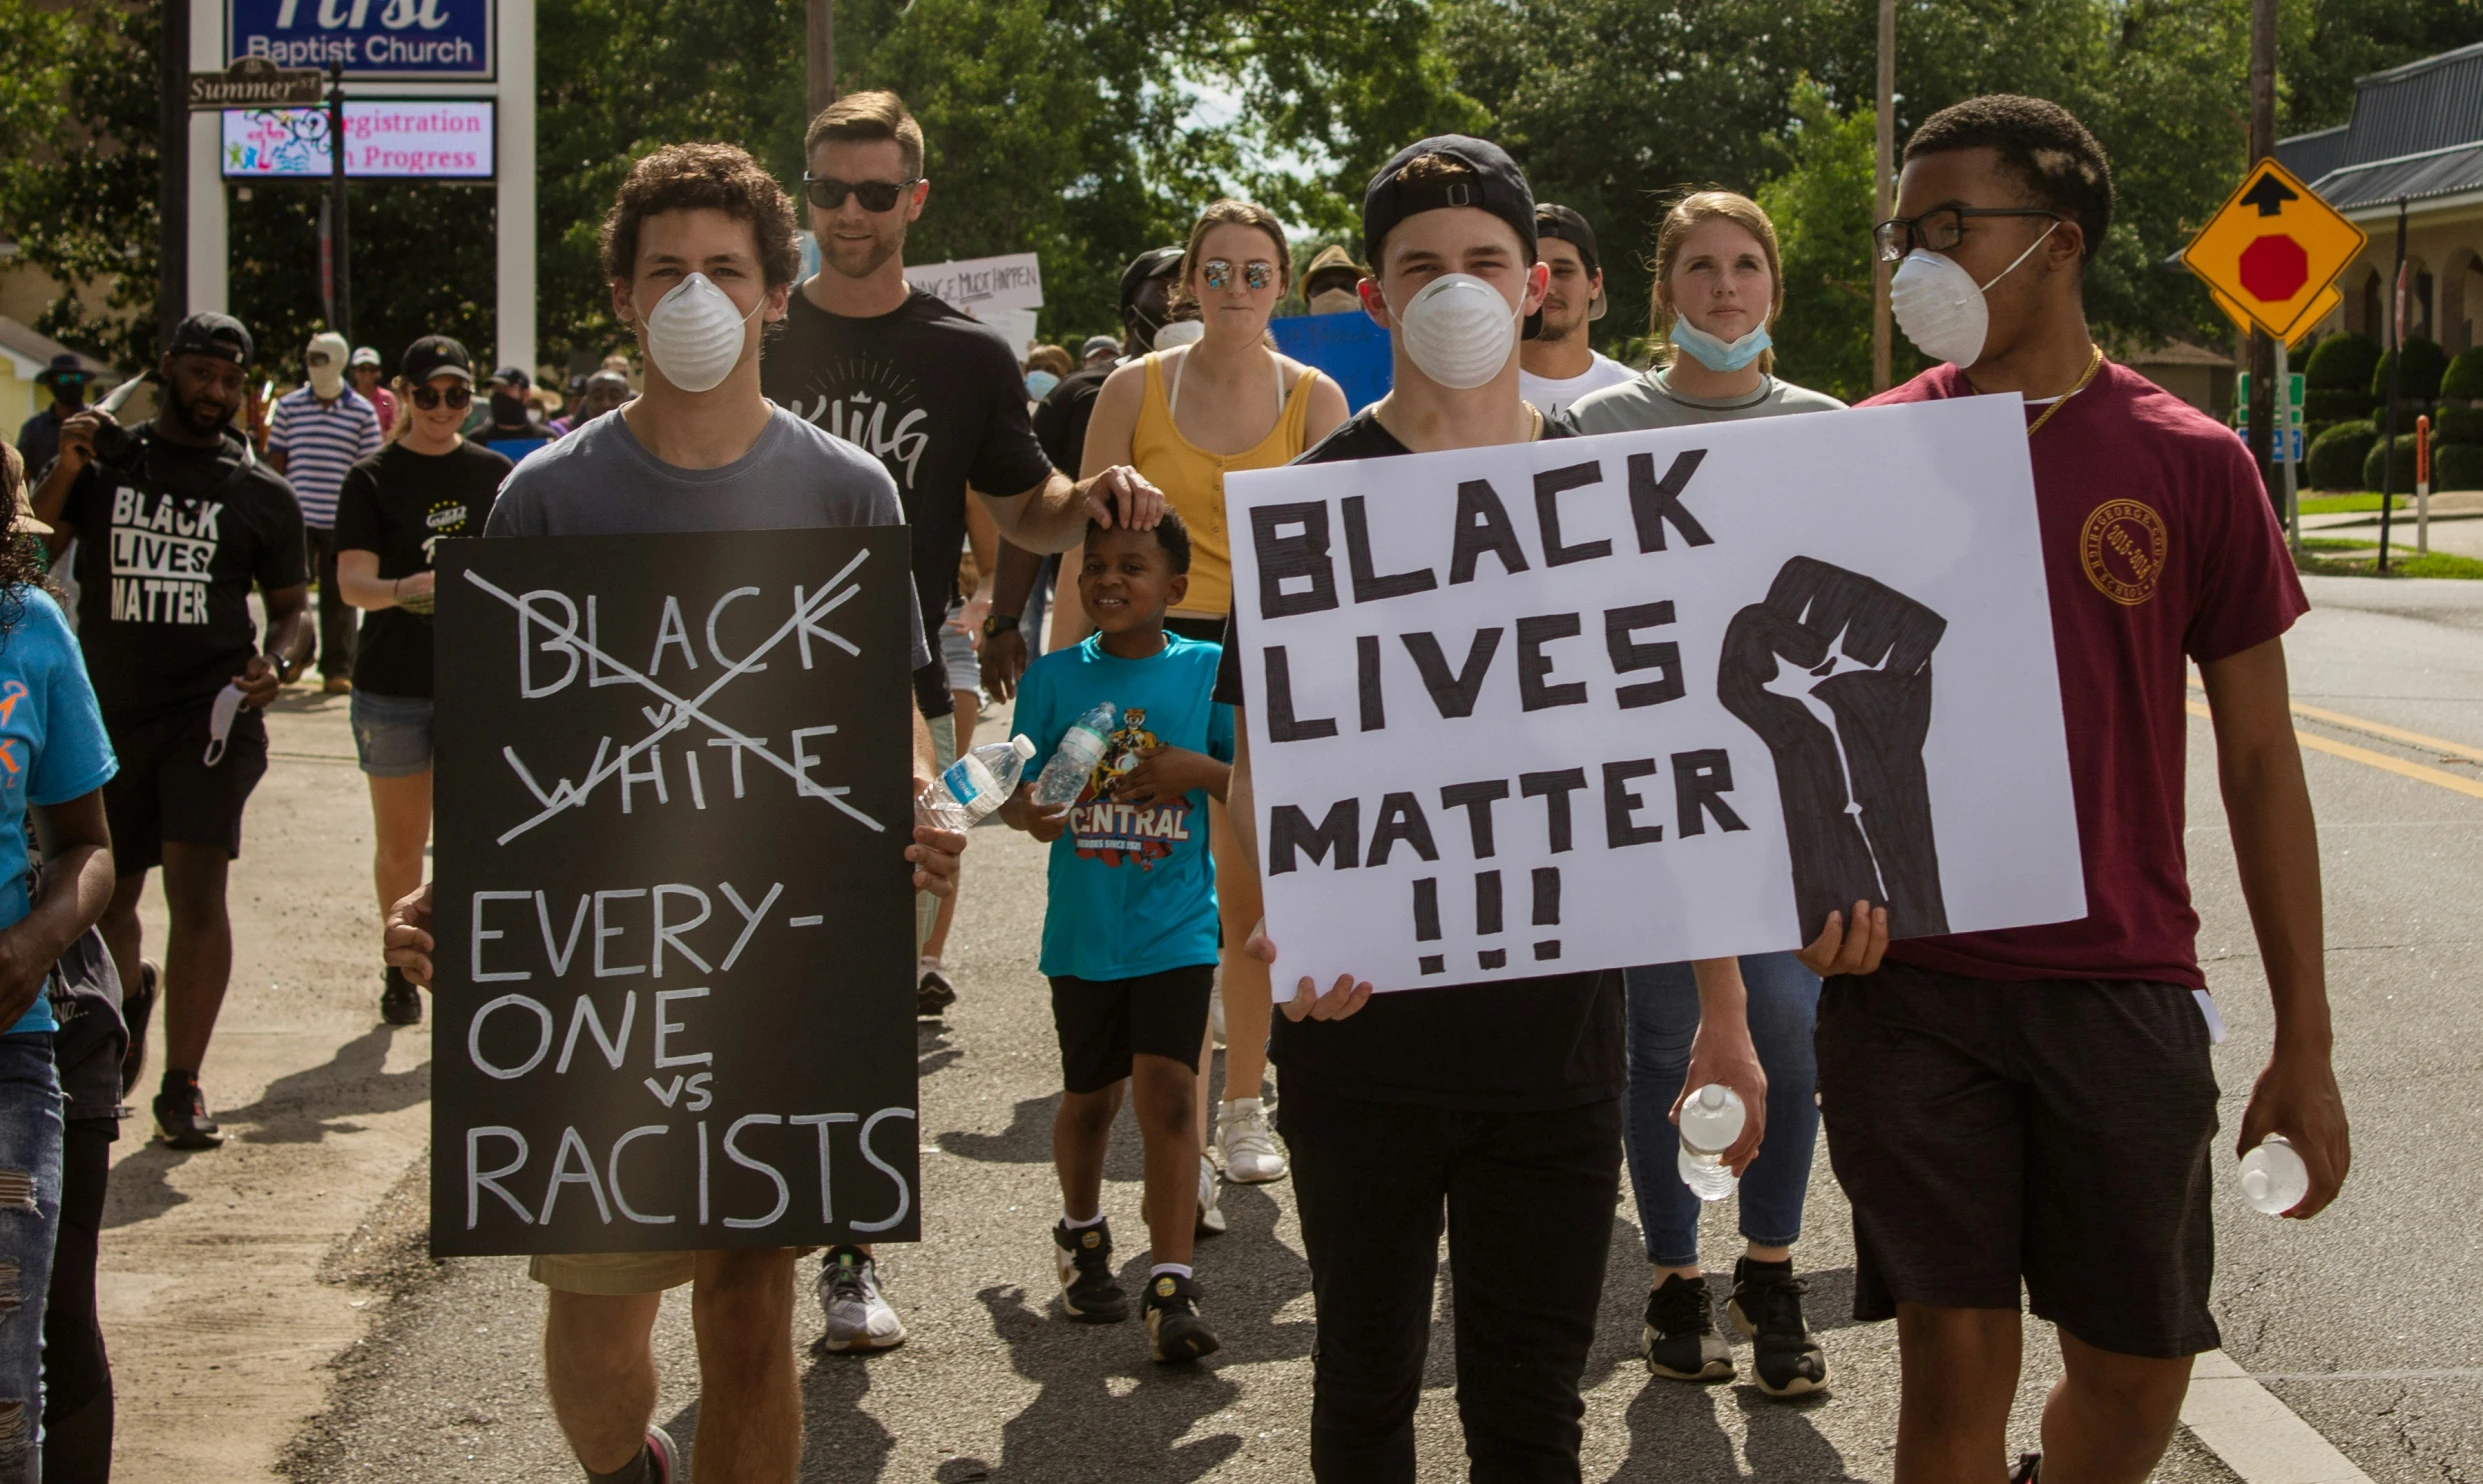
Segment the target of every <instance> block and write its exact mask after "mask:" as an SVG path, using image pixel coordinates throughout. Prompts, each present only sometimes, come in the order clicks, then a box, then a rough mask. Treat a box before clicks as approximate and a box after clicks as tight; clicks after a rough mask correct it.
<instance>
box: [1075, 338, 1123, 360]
mask: <svg viewBox="0 0 2483 1484" xmlns="http://www.w3.org/2000/svg"><path fill="white" fill-rule="evenodd" d="M1120 353H1121V342H1120V341H1118V340H1115V339H1113V338H1112V337H1111V336H1109V335H1089V336H1087V337H1086V344H1084V345H1082V346H1080V347H1079V348H1078V359H1080V360H1082V361H1091V360H1093V359H1095V358H1096V357H1097V356H1117V355H1119V354H1120Z"/></svg>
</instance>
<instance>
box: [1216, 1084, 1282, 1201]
mask: <svg viewBox="0 0 2483 1484" xmlns="http://www.w3.org/2000/svg"><path fill="white" fill-rule="evenodd" d="M1216 1147H1218V1148H1220V1149H1222V1150H1223V1151H1224V1173H1225V1174H1226V1175H1228V1176H1230V1177H1231V1178H1233V1179H1235V1180H1239V1181H1240V1182H1241V1183H1242V1184H1244V1185H1265V1184H1266V1183H1267V1182H1268V1181H1270V1180H1282V1179H1283V1178H1285V1173H1286V1165H1285V1156H1284V1151H1283V1150H1281V1149H1278V1148H1277V1147H1276V1135H1275V1133H1274V1132H1273V1131H1272V1130H1270V1129H1269V1128H1268V1126H1267V1104H1266V1103H1264V1102H1262V1101H1261V1100H1259V1099H1258V1098H1234V1099H1231V1100H1230V1101H1228V1102H1226V1103H1225V1104H1224V1106H1223V1109H1222V1111H1221V1112H1220V1113H1219V1114H1218V1115H1217V1118H1216Z"/></svg>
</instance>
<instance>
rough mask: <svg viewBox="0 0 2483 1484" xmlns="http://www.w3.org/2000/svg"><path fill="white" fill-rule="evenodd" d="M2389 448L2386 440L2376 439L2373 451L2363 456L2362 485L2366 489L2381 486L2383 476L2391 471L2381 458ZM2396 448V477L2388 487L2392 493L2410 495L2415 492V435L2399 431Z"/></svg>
mask: <svg viewBox="0 0 2483 1484" xmlns="http://www.w3.org/2000/svg"><path fill="white" fill-rule="evenodd" d="M2387 449H2388V444H2387V443H2386V441H2385V440H2382V439H2374V440H2372V443H2371V451H2370V452H2369V453H2366V454H2364V455H2363V456H2362V487H2363V488H2364V489H2366V490H2377V489H2379V488H2381V481H2382V479H2383V477H2384V476H2386V475H2387V474H2388V473H2389V472H2390V471H2389V470H2388V468H2387V467H2386V466H2385V465H2384V464H2383V463H2382V461H2381V458H2380V456H2381V455H2382V454H2383V453H2385V452H2387ZM2396 450H2397V451H2396V455H2395V458H2394V460H2393V462H2394V463H2395V464H2396V470H2395V473H2396V479H2395V480H2394V481H2393V482H2390V483H2389V484H2388V486H2387V488H2388V490H2389V492H2390V493H2391V494H2398V495H2410V494H2412V493H2414V435H2413V434H2412V433H2399V434H2398V435H2397V441H2396Z"/></svg>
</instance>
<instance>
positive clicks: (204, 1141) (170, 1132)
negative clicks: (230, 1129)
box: [155, 1081, 224, 1149]
mask: <svg viewBox="0 0 2483 1484" xmlns="http://www.w3.org/2000/svg"><path fill="white" fill-rule="evenodd" d="M155 1132H156V1134H157V1136H158V1137H160V1138H161V1139H163V1141H164V1142H165V1144H167V1145H169V1146H170V1147H172V1148H174V1149H214V1148H217V1147H219V1146H220V1145H222V1144H223V1143H224V1130H223V1129H222V1128H221V1127H219V1126H218V1125H217V1123H216V1121H215V1120H214V1119H213V1118H211V1117H209V1116H208V1114H207V1095H206V1094H205V1093H202V1092H200V1091H199V1090H198V1083H197V1082H195V1081H192V1082H189V1083H186V1084H184V1085H182V1086H180V1087H176V1088H172V1089H170V1090H168V1091H165V1092H160V1093H157V1094H156V1095H155Z"/></svg>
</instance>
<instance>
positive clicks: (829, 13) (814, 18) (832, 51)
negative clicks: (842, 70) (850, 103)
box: [803, 0, 836, 118]
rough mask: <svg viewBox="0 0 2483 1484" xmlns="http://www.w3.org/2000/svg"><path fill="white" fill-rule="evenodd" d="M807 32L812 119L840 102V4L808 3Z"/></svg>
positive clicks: (823, 0) (819, 0)
mask: <svg viewBox="0 0 2483 1484" xmlns="http://www.w3.org/2000/svg"><path fill="white" fill-rule="evenodd" d="M804 9H805V10H806V11H808V12H809V21H808V24H807V25H806V26H805V27H804V28H803V29H804V31H805V33H806V39H807V41H808V42H809V51H808V55H809V71H808V77H809V82H810V88H809V102H810V117H811V118H817V117H819V113H820V110H822V109H824V108H826V107H827V106H828V105H829V104H831V103H834V102H835V101H836V0H808V3H807V4H806V5H805V6H804Z"/></svg>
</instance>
